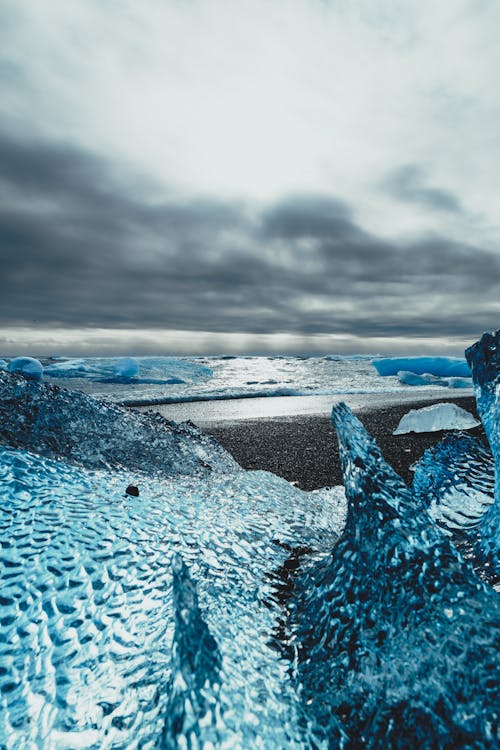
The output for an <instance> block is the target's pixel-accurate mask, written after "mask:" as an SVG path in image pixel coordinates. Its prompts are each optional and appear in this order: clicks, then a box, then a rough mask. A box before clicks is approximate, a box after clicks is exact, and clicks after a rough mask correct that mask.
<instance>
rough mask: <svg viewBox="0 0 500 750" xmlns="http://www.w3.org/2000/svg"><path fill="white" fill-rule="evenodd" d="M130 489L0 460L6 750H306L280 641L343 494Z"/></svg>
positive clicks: (205, 485) (258, 479)
mask: <svg viewBox="0 0 500 750" xmlns="http://www.w3.org/2000/svg"><path fill="white" fill-rule="evenodd" d="M145 434H146V435H147V431H146V433H145ZM129 476H130V472H129V470H117V469H113V470H98V471H95V470H88V469H83V468H81V467H76V466H70V465H69V464H67V463H65V462H63V461H60V460H58V461H54V460H50V459H47V458H43V457H41V456H37V455H34V454H32V453H28V452H26V451H20V450H14V449H11V448H1V447H0V483H1V485H2V493H1V494H0V549H1V554H0V581H1V598H0V614H1V617H0V664H1V665H2V668H1V669H0V737H1V738H2V740H3V742H4V745H5V748H6V750H17V748H20V747H47V748H49V747H56V746H57V747H85V748H86V749H87V748H88V749H89V750H90V749H92V750H101V749H102V748H111V747H112V748H114V750H139V748H146V747H150V748H153V747H162V744H163V746H164V747H166V748H170V747H172V746H175V747H195V746H196V745H195V744H194V739H193V744H192V745H189V743H188V738H189V737H191V738H195V737H197V736H199V737H200V739H201V740H204V741H206V742H207V743H208V742H209V740H211V741H213V739H214V736H218V737H226V738H229V737H231V738H232V739H233V744H232V745H231V746H232V747H240V748H242V749H245V750H254V748H257V749H259V748H260V750H266V749H267V748H270V747H283V748H284V747H286V748H292V749H295V748H297V749H298V748H303V744H302V740H301V737H302V729H301V723H300V721H299V717H300V711H301V709H300V704H299V701H298V697H297V695H296V693H295V691H294V689H293V685H292V683H291V680H290V677H289V674H288V667H289V665H288V663H287V662H286V661H284V659H283V658H282V657H281V656H280V654H279V653H278V652H277V651H276V649H273V648H270V645H269V644H270V642H271V641H272V640H273V634H274V632H275V629H276V624H277V622H278V618H279V617H280V616H281V613H282V609H281V605H280V603H279V602H278V601H277V600H276V597H275V584H276V582H277V581H279V571H280V570H282V569H283V568H284V566H285V565H286V563H287V560H288V559H289V557H290V555H291V550H293V549H294V548H295V547H296V546H299V547H304V548H308V549H309V550H310V551H311V554H313V553H318V552H320V551H321V550H327V549H330V548H331V547H332V546H333V545H334V544H335V542H336V541H337V539H338V536H337V533H336V530H335V528H336V521H335V518H334V515H335V505H333V506H332V504H330V503H329V499H328V493H327V492H326V491H325V492H323V493H321V496H316V495H314V494H308V493H305V492H302V491H300V490H298V489H296V488H294V487H292V486H291V485H290V484H289V483H288V482H286V481H285V480H284V479H281V478H279V477H277V476H275V475H272V474H268V473H266V472H243V471H239V472H233V473H231V474H222V473H215V472H213V473H212V474H209V475H206V476H204V477H196V476H183V477H179V476H178V477H176V478H173V479H171V478H161V479H160V478H156V479H153V478H150V477H147V476H145V475H143V476H142V477H141V478H140V496H139V497H132V496H126V495H125V494H124V489H125V487H126V486H127V483H128V481H129ZM180 558H182V559H183V560H184V561H185V565H184V564H181V563H180V561H179V560H180ZM183 699H185V701H184V702H183ZM212 712H213V713H212ZM174 737H175V738H176V740H177V745H175V744H174V745H172V742H173V739H174ZM171 740H172V742H171ZM169 743H170V744H169ZM199 746H200V747H205V746H207V747H208V746H209V744H207V745H205V744H203V743H202V742H200V745H199ZM214 746H215V747H219V746H222V744H221V745H217V744H214Z"/></svg>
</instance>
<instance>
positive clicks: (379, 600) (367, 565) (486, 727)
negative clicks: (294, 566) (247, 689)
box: [288, 405, 500, 750]
mask: <svg viewBox="0 0 500 750" xmlns="http://www.w3.org/2000/svg"><path fill="white" fill-rule="evenodd" d="M333 421H334V424H335V427H336V430H337V434H338V438H339V444H340V456H341V463H342V469H343V473H344V480H345V488H346V494H347V498H348V502H349V510H348V518H347V526H346V530H345V532H344V535H343V537H342V539H341V541H340V542H339V543H338V544H337V545H336V547H335V548H334V549H333V550H332V551H331V552H330V553H326V554H324V555H323V556H322V559H321V560H319V561H317V562H315V563H313V564H311V565H310V568H309V570H307V571H305V572H303V573H302V574H301V575H300V576H299V577H298V578H297V580H296V581H295V591H294V593H293V597H292V601H291V602H290V603H289V611H290V616H289V623H288V627H289V639H290V643H289V645H290V647H291V648H293V650H294V652H295V658H294V662H293V675H294V679H295V683H296V685H297V689H298V690H299V692H300V695H301V697H302V700H303V702H304V704H305V706H306V708H307V712H308V716H309V720H310V722H311V724H312V725H314V727H315V728H316V732H317V735H318V736H321V733H322V737H323V740H324V742H325V743H326V744H327V746H328V747H343V748H362V747H372V748H384V749H385V750H391V749H392V748H394V749H395V748H398V750H399V749H400V748H408V750H409V749H410V748H411V749H412V750H413V749H414V748H424V747H425V748H449V750H451V749H452V748H457V747H467V748H491V750H492V749H493V748H497V747H498V745H499V742H500V735H499V712H500V669H499V658H498V653H499V646H500V636H499V632H500V631H499V625H500V599H499V597H498V595H497V594H496V592H495V591H494V590H493V589H491V588H489V587H488V586H487V585H486V584H484V583H483V582H482V581H481V580H480V579H479V578H478V577H477V576H476V575H475V573H474V571H473V570H472V568H471V567H470V566H469V565H468V563H466V562H464V560H463V559H462V558H461V556H460V555H459V553H458V552H457V551H456V549H455V547H454V546H453V544H452V543H451V541H450V540H449V539H448V537H447V536H446V535H444V534H443V533H442V531H441V530H440V529H439V528H438V527H437V526H436V525H434V524H432V523H429V517H428V515H427V513H426V511H425V510H424V509H423V508H422V507H421V506H420V504H419V503H418V502H417V501H416V500H415V497H414V496H413V494H412V492H411V491H410V490H409V489H408V487H407V486H406V485H405V483H404V482H403V480H402V479H400V477H399V476H398V475H397V474H396V473H395V472H394V471H393V469H391V468H390V467H389V466H388V464H387V463H386V462H385V461H384V459H383V456H382V454H381V452H380V450H379V448H378V446H377V445H376V443H375V441H374V440H373V438H371V436H369V435H368V433H367V432H366V431H365V430H364V428H363V426H362V425H361V423H360V422H359V421H358V420H357V419H356V418H355V417H354V416H353V415H352V414H351V413H350V411H349V410H348V408H347V407H346V406H345V405H339V406H336V407H334V409H333Z"/></svg>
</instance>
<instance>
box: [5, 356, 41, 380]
mask: <svg viewBox="0 0 500 750" xmlns="http://www.w3.org/2000/svg"><path fill="white" fill-rule="evenodd" d="M7 370H8V371H9V372H17V373H19V374H21V375H24V377H25V378H28V380H41V379H42V376H43V365H42V363H41V362H40V360H38V359H35V358H34V357H14V359H11V360H10V362H9V364H8V365H7Z"/></svg>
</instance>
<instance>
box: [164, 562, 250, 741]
mask: <svg viewBox="0 0 500 750" xmlns="http://www.w3.org/2000/svg"><path fill="white" fill-rule="evenodd" d="M172 567H173V581H172V589H173V599H174V622H175V632H174V641H173V646H172V674H171V677H170V682H169V685H168V686H167V694H168V703H167V707H166V710H165V725H164V728H163V733H162V742H161V747H162V750H175V749H176V748H178V747H179V746H180V744H181V743H182V744H185V746H186V747H206V746H207V745H208V746H209V747H220V746H221V743H223V742H229V741H232V743H233V744H234V742H235V739H236V736H235V735H233V736H231V734H232V733H231V732H230V731H228V729H227V728H226V727H225V726H224V723H223V716H222V713H223V710H222V706H221V703H220V683H221V675H220V672H221V668H222V656H221V653H220V651H219V647H218V646H217V642H216V641H215V638H214V637H213V636H212V634H211V633H210V630H209V628H208V626H207V624H206V622H205V620H204V619H203V615H202V612H201V610H200V605H199V601H198V593H197V590H196V586H195V584H194V583H193V581H192V580H191V578H190V576H189V572H188V569H187V566H186V565H185V563H184V561H183V560H182V558H181V557H180V556H179V555H176V556H175V557H174V559H173V561H172Z"/></svg>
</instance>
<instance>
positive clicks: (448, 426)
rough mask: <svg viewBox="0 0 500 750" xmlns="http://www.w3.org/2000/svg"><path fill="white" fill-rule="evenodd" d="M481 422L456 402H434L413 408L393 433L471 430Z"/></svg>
mask: <svg viewBox="0 0 500 750" xmlns="http://www.w3.org/2000/svg"><path fill="white" fill-rule="evenodd" d="M480 424H481V422H478V421H477V419H474V417H473V416H472V414H470V413H469V412H468V411H466V410H465V409H462V408H461V407H460V406H457V405H456V404H449V403H443V404H432V406H425V407H424V408H423V409H411V410H410V411H409V412H408V413H407V414H405V415H404V416H403V417H402V418H401V420H400V422H399V424H398V426H397V427H396V429H395V430H394V432H393V435H404V434H405V433H407V432H439V431H440V430H471V429H472V428H473V427H479V425H480Z"/></svg>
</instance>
